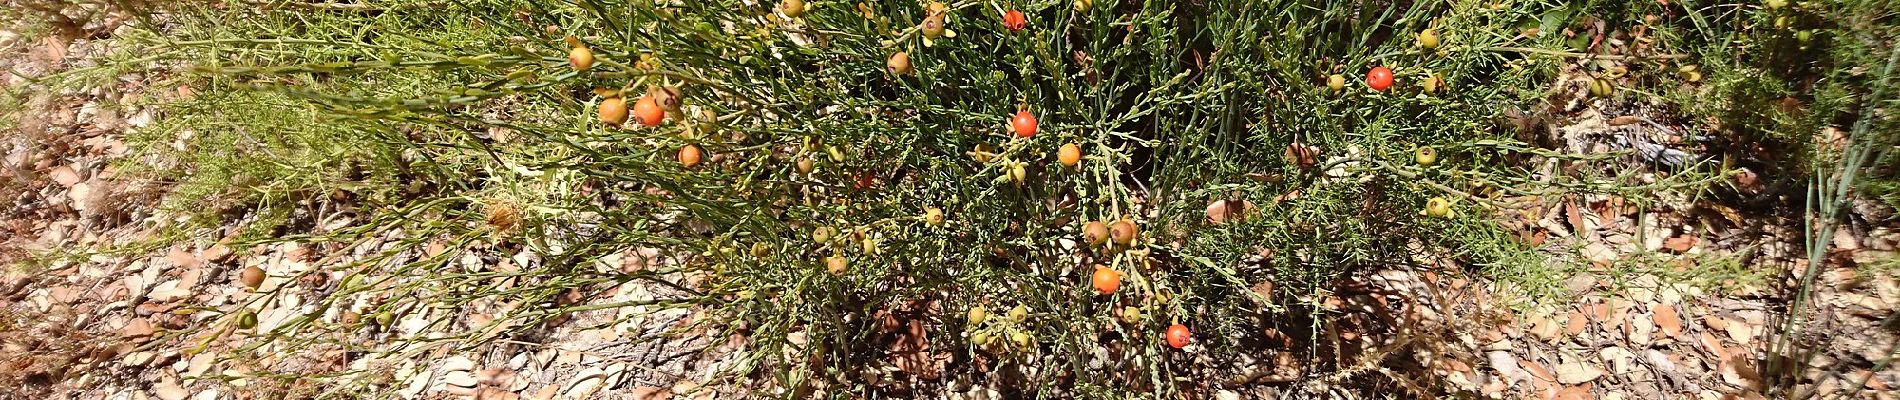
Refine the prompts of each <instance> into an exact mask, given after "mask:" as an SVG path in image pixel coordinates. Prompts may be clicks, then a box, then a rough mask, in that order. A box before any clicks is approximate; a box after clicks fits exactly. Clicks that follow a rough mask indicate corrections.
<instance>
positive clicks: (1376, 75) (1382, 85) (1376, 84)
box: [1366, 67, 1392, 92]
mask: <svg viewBox="0 0 1900 400" xmlns="http://www.w3.org/2000/svg"><path fill="white" fill-rule="evenodd" d="M1366 86H1371V87H1372V90H1377V91H1381V92H1383V91H1385V90H1386V89H1391V88H1392V69H1390V68H1386V67H1372V71H1371V72H1366Z"/></svg>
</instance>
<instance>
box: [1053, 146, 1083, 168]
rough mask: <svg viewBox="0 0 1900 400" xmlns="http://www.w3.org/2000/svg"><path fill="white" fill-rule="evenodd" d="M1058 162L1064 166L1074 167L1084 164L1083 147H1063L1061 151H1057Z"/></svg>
mask: <svg viewBox="0 0 1900 400" xmlns="http://www.w3.org/2000/svg"><path fill="white" fill-rule="evenodd" d="M1056 160H1057V161H1061V162H1062V165H1066V166H1070V167H1074V166H1075V165H1076V164H1078V163H1081V162H1082V146H1076V145H1075V143H1069V144H1064V145H1062V148H1061V149H1057V150H1056Z"/></svg>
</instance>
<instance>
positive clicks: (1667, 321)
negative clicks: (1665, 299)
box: [1652, 304, 1682, 338]
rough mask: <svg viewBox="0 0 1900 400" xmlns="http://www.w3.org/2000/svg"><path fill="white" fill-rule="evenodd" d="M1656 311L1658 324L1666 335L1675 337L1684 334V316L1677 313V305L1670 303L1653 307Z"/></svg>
mask: <svg viewBox="0 0 1900 400" xmlns="http://www.w3.org/2000/svg"><path fill="white" fill-rule="evenodd" d="M1652 309H1653V310H1655V313H1656V316H1655V318H1656V326H1657V327H1659V328H1662V332H1663V334H1664V335H1668V336H1669V337H1670V338H1675V337H1678V336H1681V335H1682V316H1681V315H1680V314H1677V313H1676V307H1675V306H1671V305H1668V304H1664V305H1659V306H1655V307H1653V308H1652Z"/></svg>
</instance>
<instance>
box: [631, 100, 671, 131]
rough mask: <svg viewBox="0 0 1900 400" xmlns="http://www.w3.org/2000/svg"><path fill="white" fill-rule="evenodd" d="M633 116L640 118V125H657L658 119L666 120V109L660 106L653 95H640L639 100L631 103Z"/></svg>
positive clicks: (658, 123)
mask: <svg viewBox="0 0 1900 400" xmlns="http://www.w3.org/2000/svg"><path fill="white" fill-rule="evenodd" d="M633 116H634V118H639V119H640V124H641V125H646V126H659V125H660V121H664V120H666V110H665V109H662V108H660V103H659V102H658V101H654V100H653V96H641V97H640V102H638V103H633Z"/></svg>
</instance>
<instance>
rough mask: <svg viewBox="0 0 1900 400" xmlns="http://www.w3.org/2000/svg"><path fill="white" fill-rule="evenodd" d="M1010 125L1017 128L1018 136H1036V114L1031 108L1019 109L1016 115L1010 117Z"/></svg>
mask: <svg viewBox="0 0 1900 400" xmlns="http://www.w3.org/2000/svg"><path fill="white" fill-rule="evenodd" d="M1009 126H1010V128H1013V129H1015V130H1016V137H1030V136H1036V115H1035V114H1030V113H1029V110H1022V111H1017V112H1016V117H1014V118H1010V119H1009Z"/></svg>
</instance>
